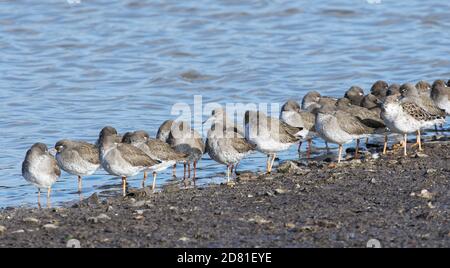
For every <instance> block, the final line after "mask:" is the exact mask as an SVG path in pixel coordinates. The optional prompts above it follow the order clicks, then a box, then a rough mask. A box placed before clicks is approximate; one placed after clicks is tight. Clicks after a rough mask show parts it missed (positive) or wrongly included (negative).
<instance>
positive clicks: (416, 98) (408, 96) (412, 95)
mask: <svg viewBox="0 0 450 268" xmlns="http://www.w3.org/2000/svg"><path fill="white" fill-rule="evenodd" d="M400 93H401V95H402V97H403V101H404V102H413V103H415V104H417V105H419V106H420V107H421V108H422V109H424V110H425V111H426V112H428V113H429V114H431V115H437V116H439V117H443V118H445V115H446V114H445V111H444V110H442V109H440V108H439V107H438V106H437V105H436V104H435V103H434V101H433V100H432V99H431V97H430V96H429V94H428V95H427V94H420V93H419V91H418V89H417V88H416V87H415V86H414V85H413V84H411V83H405V84H403V85H402V86H401V87H400ZM442 123H443V122H442ZM415 145H418V146H419V150H422V142H421V133H420V129H419V130H417V142H416V144H415Z"/></svg>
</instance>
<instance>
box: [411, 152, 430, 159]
mask: <svg viewBox="0 0 450 268" xmlns="http://www.w3.org/2000/svg"><path fill="white" fill-rule="evenodd" d="M414 157H415V158H425V157H429V156H428V155H427V154H424V153H420V152H417V153H416V154H415V155H414Z"/></svg>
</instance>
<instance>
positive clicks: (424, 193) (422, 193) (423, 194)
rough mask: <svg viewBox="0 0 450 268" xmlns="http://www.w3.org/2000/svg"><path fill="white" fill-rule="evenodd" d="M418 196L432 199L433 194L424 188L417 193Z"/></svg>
mask: <svg viewBox="0 0 450 268" xmlns="http://www.w3.org/2000/svg"><path fill="white" fill-rule="evenodd" d="M417 196H418V197H421V198H424V199H432V198H433V194H432V193H430V192H429V191H428V190H427V189H423V190H422V191H420V194H418V195H417Z"/></svg>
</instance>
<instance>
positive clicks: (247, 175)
mask: <svg viewBox="0 0 450 268" xmlns="http://www.w3.org/2000/svg"><path fill="white" fill-rule="evenodd" d="M257 178H258V176H256V174H255V173H253V172H250V171H244V172H241V173H239V176H238V177H237V178H236V181H238V182H241V181H251V180H255V179H257Z"/></svg>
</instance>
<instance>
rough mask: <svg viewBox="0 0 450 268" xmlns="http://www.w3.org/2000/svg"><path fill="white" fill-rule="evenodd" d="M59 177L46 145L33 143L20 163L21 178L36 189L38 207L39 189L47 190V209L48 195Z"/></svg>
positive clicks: (39, 201) (48, 204) (48, 203)
mask: <svg viewBox="0 0 450 268" xmlns="http://www.w3.org/2000/svg"><path fill="white" fill-rule="evenodd" d="M60 175H61V170H60V169H59V167H58V164H57V162H56V160H55V158H54V157H53V156H52V155H51V154H50V153H49V151H48V148H47V145H45V144H43V143H35V144H34V145H33V146H31V148H30V149H29V150H28V151H27V154H26V156H25V160H24V161H23V163H22V176H23V177H24V178H25V180H27V181H28V182H30V183H31V184H33V185H34V186H36V187H37V188H38V207H39V208H40V207H41V188H47V207H50V193H51V190H52V185H53V183H55V182H56V180H57V179H58V178H59V176H60Z"/></svg>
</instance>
